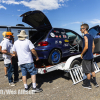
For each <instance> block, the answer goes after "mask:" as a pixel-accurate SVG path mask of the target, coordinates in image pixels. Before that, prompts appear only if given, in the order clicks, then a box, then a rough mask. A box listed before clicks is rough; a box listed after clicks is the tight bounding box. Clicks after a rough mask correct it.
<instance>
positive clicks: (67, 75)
mask: <svg viewBox="0 0 100 100" xmlns="http://www.w3.org/2000/svg"><path fill="white" fill-rule="evenodd" d="M80 65H81V63H80V62H79V61H78V60H74V61H73V62H72V63H71V65H70V69H71V68H74V67H78V66H80ZM74 74H75V73H74ZM64 76H66V77H68V78H71V75H70V73H69V72H68V73H65V74H64Z"/></svg>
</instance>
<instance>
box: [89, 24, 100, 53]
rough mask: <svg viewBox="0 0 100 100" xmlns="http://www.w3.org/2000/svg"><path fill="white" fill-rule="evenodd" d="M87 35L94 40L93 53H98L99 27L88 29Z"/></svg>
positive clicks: (99, 45)
mask: <svg viewBox="0 0 100 100" xmlns="http://www.w3.org/2000/svg"><path fill="white" fill-rule="evenodd" d="M88 32H89V34H91V35H92V36H93V38H94V44H95V49H94V53H100V26H99V25H97V26H94V27H92V28H90V29H89V31H88Z"/></svg>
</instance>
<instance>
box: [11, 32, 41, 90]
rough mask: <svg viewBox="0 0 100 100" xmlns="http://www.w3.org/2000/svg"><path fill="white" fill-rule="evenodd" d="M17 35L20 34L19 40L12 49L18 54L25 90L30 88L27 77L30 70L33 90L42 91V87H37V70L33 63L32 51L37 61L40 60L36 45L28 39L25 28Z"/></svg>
mask: <svg viewBox="0 0 100 100" xmlns="http://www.w3.org/2000/svg"><path fill="white" fill-rule="evenodd" d="M17 36H18V40H17V41H15V42H14V45H13V48H12V50H13V53H15V54H17V56H18V61H19V65H20V68H21V71H22V79H23V83H24V87H25V90H28V89H29V88H28V85H27V78H26V75H27V71H28V72H29V73H30V75H31V79H32V91H33V92H41V91H42V89H40V88H37V87H36V74H37V70H36V68H35V66H34V63H33V62H34V61H33V58H32V53H33V55H35V56H36V61H38V60H39V58H38V55H37V53H36V51H35V49H34V48H35V47H34V45H33V44H32V42H31V41H30V40H28V39H26V37H27V36H28V35H26V32H25V31H24V30H21V32H20V34H19V35H17Z"/></svg>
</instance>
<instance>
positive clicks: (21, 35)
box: [17, 30, 28, 40]
mask: <svg viewBox="0 0 100 100" xmlns="http://www.w3.org/2000/svg"><path fill="white" fill-rule="evenodd" d="M17 36H18V39H19V40H25V38H26V37H28V35H26V32H25V30H21V32H20V34H18V35H17Z"/></svg>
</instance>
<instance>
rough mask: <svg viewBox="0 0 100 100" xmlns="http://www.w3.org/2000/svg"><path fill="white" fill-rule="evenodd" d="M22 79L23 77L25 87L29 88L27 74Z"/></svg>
mask: <svg viewBox="0 0 100 100" xmlns="http://www.w3.org/2000/svg"><path fill="white" fill-rule="evenodd" d="M22 79H23V83H24V87H25V89H27V88H28V86H27V78H26V76H22Z"/></svg>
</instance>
